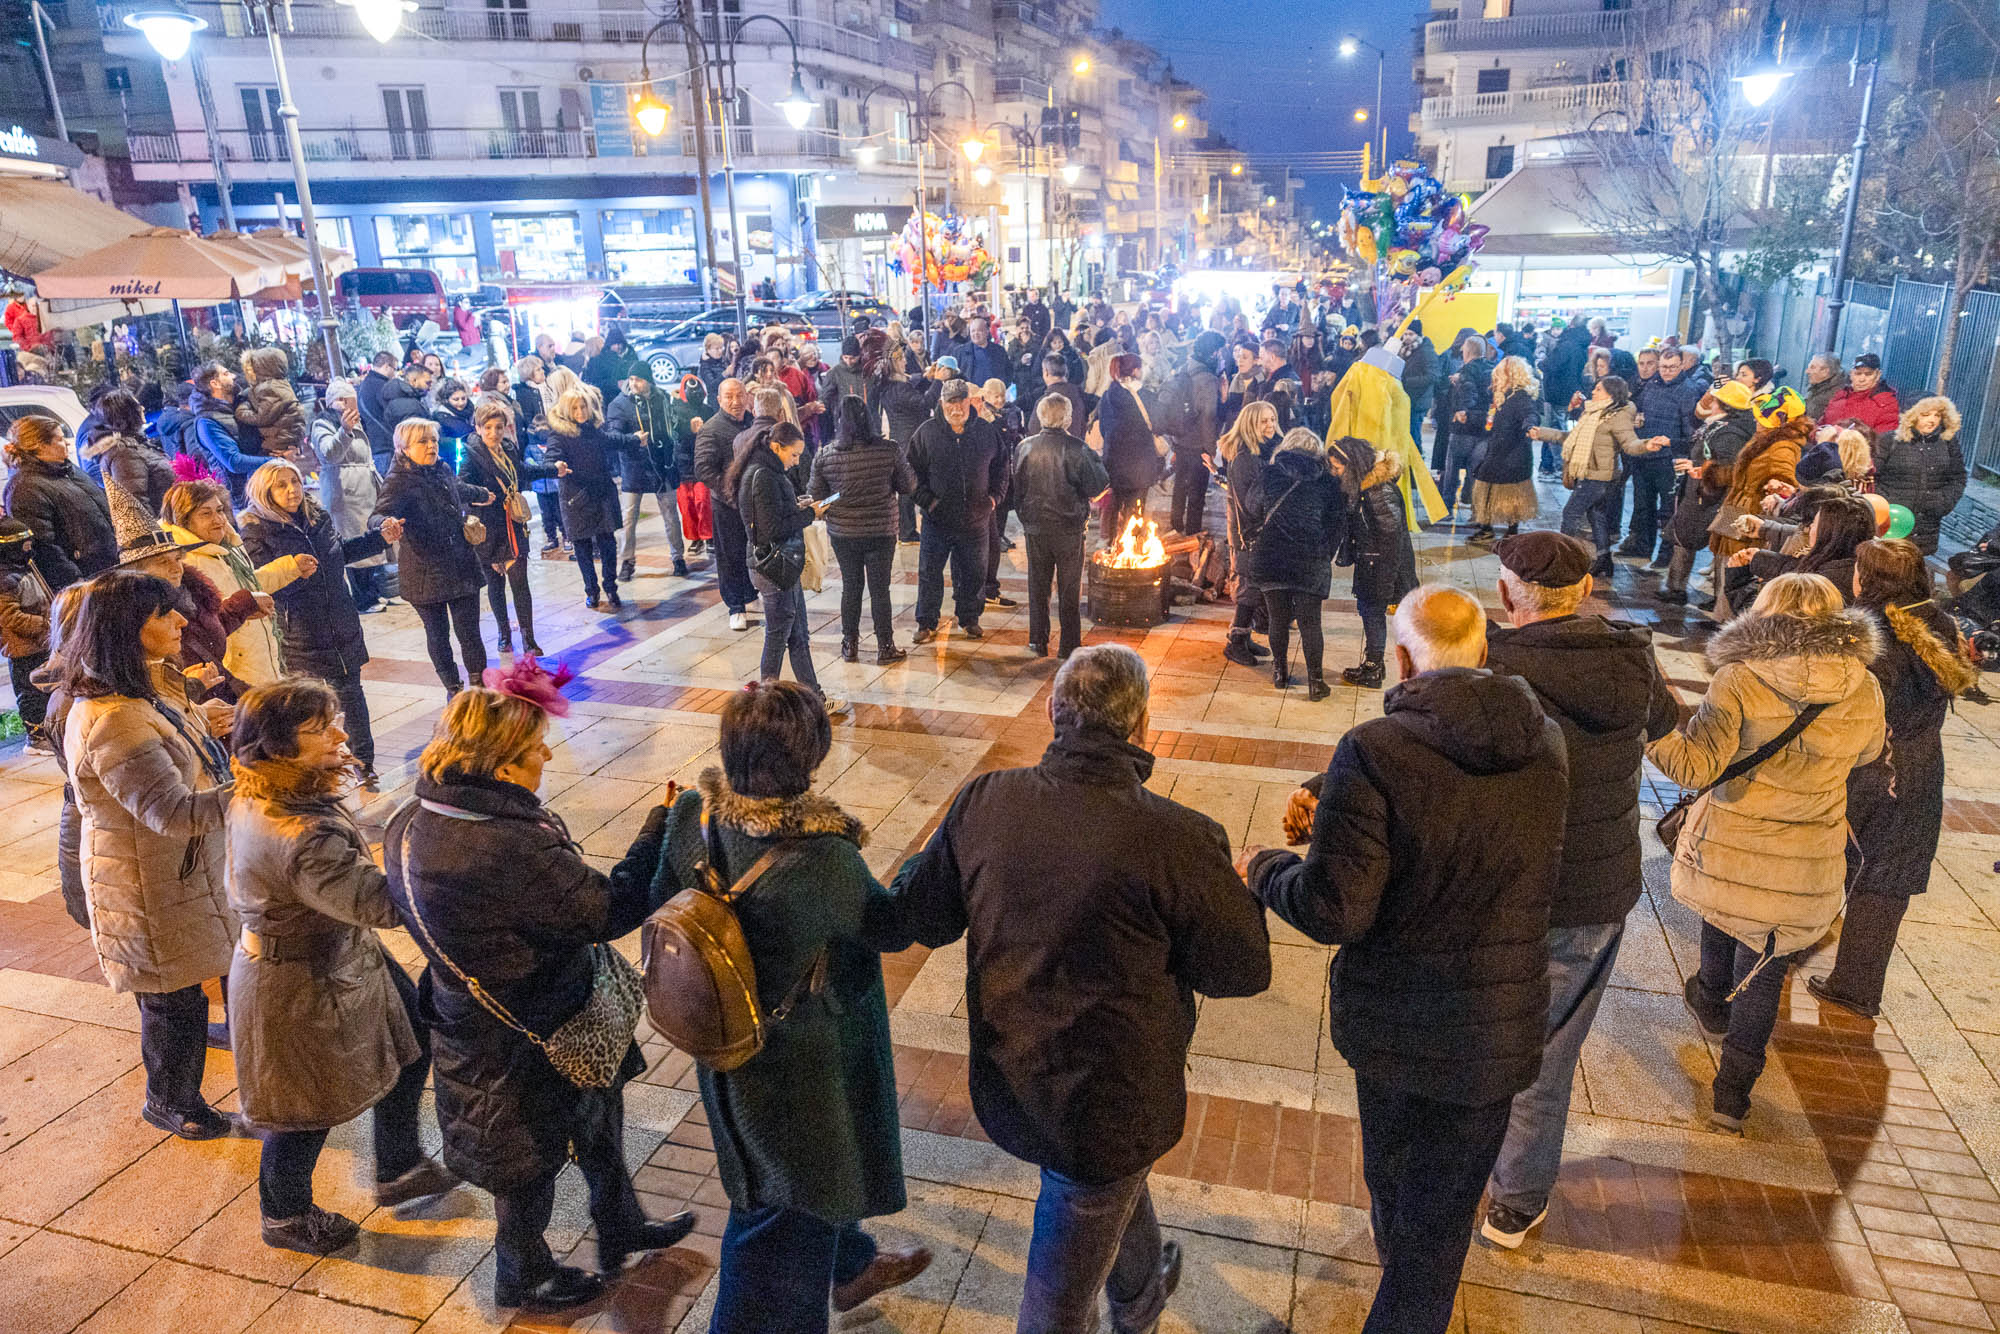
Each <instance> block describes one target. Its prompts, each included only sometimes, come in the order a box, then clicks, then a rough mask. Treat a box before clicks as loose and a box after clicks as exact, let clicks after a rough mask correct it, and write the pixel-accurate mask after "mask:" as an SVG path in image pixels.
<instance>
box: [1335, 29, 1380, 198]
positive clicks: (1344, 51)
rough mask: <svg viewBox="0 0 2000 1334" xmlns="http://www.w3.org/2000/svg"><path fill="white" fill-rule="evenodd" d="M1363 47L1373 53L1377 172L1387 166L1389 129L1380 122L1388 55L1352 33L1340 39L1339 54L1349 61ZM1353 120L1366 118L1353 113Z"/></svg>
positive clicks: (1362, 120) (1358, 113) (1364, 119)
mask: <svg viewBox="0 0 2000 1334" xmlns="http://www.w3.org/2000/svg"><path fill="white" fill-rule="evenodd" d="M1364 46H1365V47H1367V48H1368V49H1369V50H1370V51H1373V52H1374V53H1375V123H1376V124H1377V125H1381V126H1382V149H1381V158H1380V160H1379V161H1378V162H1377V163H1376V167H1377V169H1378V170H1379V169H1380V168H1383V167H1386V166H1388V165H1389V127H1388V126H1387V125H1386V124H1383V121H1382V70H1383V67H1384V66H1385V65H1386V64H1387V63H1388V59H1389V53H1388V52H1387V51H1384V50H1383V49H1382V48H1381V47H1379V46H1377V45H1375V43H1373V42H1371V41H1369V40H1367V39H1366V38H1363V37H1356V36H1354V35H1353V34H1352V33H1349V34H1348V35H1347V36H1345V37H1342V38H1341V39H1340V54H1341V55H1342V56H1343V57H1346V58H1349V59H1351V58H1353V57H1354V56H1356V55H1358V54H1360V51H1361V48H1362V47H1364ZM1354 119H1355V120H1356V121H1360V122H1365V121H1366V120H1367V119H1368V118H1367V117H1366V116H1364V115H1362V114H1361V113H1360V112H1359V111H1357V112H1355V113H1354ZM1372 141H1373V140H1372V137H1371V142H1372Z"/></svg>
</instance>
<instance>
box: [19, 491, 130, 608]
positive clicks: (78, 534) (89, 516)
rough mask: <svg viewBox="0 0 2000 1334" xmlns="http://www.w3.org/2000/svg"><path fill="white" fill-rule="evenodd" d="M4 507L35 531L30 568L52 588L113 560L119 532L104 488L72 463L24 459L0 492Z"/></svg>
mask: <svg viewBox="0 0 2000 1334" xmlns="http://www.w3.org/2000/svg"><path fill="white" fill-rule="evenodd" d="M4 497H5V500H6V505H7V513H8V514H9V515H11V516H12V517H14V518H16V519H19V520H20V521H21V522H22V523H25V524H27V525H28V527H29V528H30V529H31V530H33V532H34V534H35V568H37V569H39V570H40V571H41V572H42V581H43V582H44V583H46V584H47V585H48V586H49V591H50V592H51V593H53V592H55V591H56V590H57V589H59V588H65V587H67V586H69V585H70V584H73V583H75V582H76V581H77V580H79V579H88V578H90V577H91V576H92V575H94V574H98V573H101V572H102V571H105V570H108V569H110V568H111V567H112V566H113V565H116V564H117V563H118V534H117V532H116V530H114V529H113V528H112V526H111V502H110V501H109V500H107V499H105V497H104V488H103V487H101V486H99V485H97V484H96V483H95V482H93V481H91V480H90V479H89V478H88V477H85V476H84V475H83V473H82V471H80V470H79V469H78V468H77V466H76V465H75V464H74V463H71V462H70V461H69V460H68V459H64V460H63V461H62V462H61V463H44V462H43V461H42V460H40V459H32V458H31V459H23V460H21V461H20V462H19V463H17V464H15V465H14V472H13V475H12V476H10V477H9V478H8V479H7V487H6V490H5V492H4Z"/></svg>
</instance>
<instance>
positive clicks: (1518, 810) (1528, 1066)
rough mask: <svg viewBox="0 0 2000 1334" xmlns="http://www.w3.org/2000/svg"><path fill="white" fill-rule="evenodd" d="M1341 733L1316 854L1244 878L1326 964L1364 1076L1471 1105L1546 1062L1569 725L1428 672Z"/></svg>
mask: <svg viewBox="0 0 2000 1334" xmlns="http://www.w3.org/2000/svg"><path fill="white" fill-rule="evenodd" d="M1382 708H1383V716H1382V717H1381V718H1375V719H1370V720H1368V721H1366V722H1363V723H1361V724H1359V725H1358V726H1356V727H1355V728H1353V729H1352V730H1350V731H1349V732H1348V733H1347V735H1346V736H1344V737H1342V738H1341V741H1340V746H1339V748H1338V749H1337V750H1335V751H1334V754H1333V764H1332V766H1331V767H1330V768H1329V769H1328V770H1327V773H1326V778H1325V781H1324V784H1323V787H1322V790H1321V793H1320V801H1319V813H1318V815H1317V817H1316V818H1315V820H1314V823H1313V838H1312V848H1311V850H1310V851H1308V852H1307V854H1306V856H1305V858H1304V859H1303V860H1301V859H1300V858H1299V857H1298V856H1297V854H1295V853H1291V852H1284V851H1277V850H1273V851H1270V852H1264V853H1260V854H1258V856H1257V857H1256V859H1255V860H1254V861H1253V862H1252V864H1251V868H1250V886H1251V888H1252V889H1254V890H1255V891H1256V892H1257V897H1258V898H1260V899H1262V900H1263V902H1264V905H1265V906H1266V907H1267V908H1269V909H1271V911H1273V912H1275V913H1277V914H1278V916H1280V917H1282V918H1284V919H1285V920H1286V921H1287V922H1290V923H1291V924H1292V925H1293V926H1295V927H1297V928H1298V929H1299V930H1301V931H1303V932H1305V933H1306V934H1307V935H1308V936H1311V937H1312V938H1313V939H1314V940H1317V941H1319V942H1321V943H1322V944H1327V945H1339V946H1340V947H1341V949H1340V952H1339V953H1338V954H1336V955H1335V956H1334V960H1333V968H1332V970H1331V982H1332V992H1333V999H1332V1035H1333V1043H1334V1046H1335V1047H1337V1048H1339V1050H1340V1054H1341V1055H1342V1056H1344V1057H1346V1058H1347V1063H1348V1064H1349V1065H1350V1066H1352V1067H1353V1068H1354V1071H1355V1073H1356V1074H1357V1075H1359V1076H1361V1077H1362V1078H1364V1079H1371V1080H1377V1081H1380V1082H1382V1083H1384V1084H1387V1085H1389V1086H1391V1087H1393V1088H1396V1089H1400V1090H1402V1091H1404V1092H1407V1093H1414V1094H1417V1095H1419V1096H1421V1097H1426V1098H1433V1099H1436V1100H1438V1101H1441V1102H1451V1103H1457V1104H1461V1105H1463V1106H1468V1107H1478V1106H1484V1105H1486V1104H1488V1103H1493V1102H1498V1101H1500V1100H1501V1099H1503V1098H1511V1097H1512V1096H1513V1095H1514V1094H1516V1093H1519V1092H1520V1091H1521V1090H1522V1089H1524V1088H1526V1087H1528V1086H1529V1085H1530V1084H1532V1083H1534V1081H1535V1076H1536V1075H1537V1074H1539V1073H1540V1071H1541V1067H1542V1043H1543V1038H1544V1037H1545V1035H1546V1032H1547V1028H1548V1022H1549V981H1548V967H1549V950H1548V929H1549V901H1550V898H1551V896H1552V895H1553V894H1554V892H1555V887H1556V881H1557V875H1558V872H1559V870H1560V868H1561V864H1562V836H1563V812H1564V808H1565V806H1566V804H1567V801H1568V793H1569V778H1568V771H1567V768H1566V766H1565V762H1564V758H1563V741H1562V729H1561V728H1560V727H1559V726H1557V725H1556V723H1555V721H1554V720H1553V719H1551V718H1549V717H1547V716H1546V715H1545V714H1544V713H1543V712H1542V706H1541V705H1540V704H1539V703H1537V702H1536V700H1535V693H1534V691H1532V690H1530V689H1529V688H1528V685H1527V683H1526V682H1525V681H1522V680H1520V679H1519V678H1518V677H1512V676H1495V675H1494V674H1492V673H1491V672H1487V671H1483V670H1473V669H1467V668H1447V669H1445V670H1442V671H1435V672H1426V673H1424V674H1423V675H1421V676H1418V677H1415V678H1413V679H1412V680H1409V681H1405V682H1404V683H1403V684H1402V685H1399V686H1397V687H1396V688H1395V689H1393V690H1391V691H1390V692H1389V693H1388V694H1387V695H1386V696H1385V697H1384V698H1383V701H1382Z"/></svg>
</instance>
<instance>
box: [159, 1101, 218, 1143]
mask: <svg viewBox="0 0 2000 1334" xmlns="http://www.w3.org/2000/svg"><path fill="white" fill-rule="evenodd" d="M139 1115H140V1116H141V1117H142V1118H144V1120H145V1121H146V1123H147V1124H148V1125H151V1126H157V1127H158V1128H159V1129H161V1130H164V1131H166V1132H167V1133H168V1134H169V1135H176V1136H179V1137H180V1138H181V1139H187V1140H204V1139H222V1138H224V1137H225V1136H228V1135H233V1134H235V1133H236V1122H234V1121H233V1120H231V1119H230V1118H229V1117H226V1116H224V1115H223V1114H222V1113H221V1112H218V1111H216V1110H215V1109H214V1108H213V1107H211V1106H209V1105H208V1104H207V1103H205V1102H204V1103H202V1104H201V1105H200V1106H198V1107H196V1108H195V1109H194V1110H193V1111H191V1112H177V1111H175V1110H173V1109H172V1108H171V1107H168V1106H165V1105H164V1104H162V1103H157V1102H154V1101H153V1100H152V1099H151V1098H148V1099H146V1105H145V1106H143V1107H141V1108H140V1109H139Z"/></svg>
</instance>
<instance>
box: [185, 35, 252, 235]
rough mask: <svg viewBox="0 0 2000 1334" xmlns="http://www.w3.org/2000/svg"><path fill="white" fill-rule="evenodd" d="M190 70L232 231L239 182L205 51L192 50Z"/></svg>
mask: <svg viewBox="0 0 2000 1334" xmlns="http://www.w3.org/2000/svg"><path fill="white" fill-rule="evenodd" d="M188 73H190V74H192V75H193V76H194V98H195V101H196V103H198V104H199V105H200V107H201V130H202V134H203V135H204V136H205V137H206V138H207V140H208V160H209V164H210V165H211V166H213V167H214V168H215V194H216V198H217V199H219V200H220V201H221V202H222V225H223V227H224V228H226V229H227V230H229V231H232V232H233V231H235V230H237V227H236V201H235V199H234V198H232V197H231V196H233V195H234V194H235V185H234V184H233V183H232V182H231V181H230V179H229V159H228V157H227V156H226V155H225V154H224V153H223V151H222V136H221V135H220V134H218V133H216V129H215V94H214V93H212V92H210V91H209V87H208V67H207V66H206V65H204V64H203V63H202V59H201V50H200V48H198V47H197V48H196V49H194V50H191V51H189V52H188ZM175 139H176V141H177V142H176V146H175V149H174V156H175V157H179V156H180V149H179V145H178V139H179V136H178V135H176V136H175Z"/></svg>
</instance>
